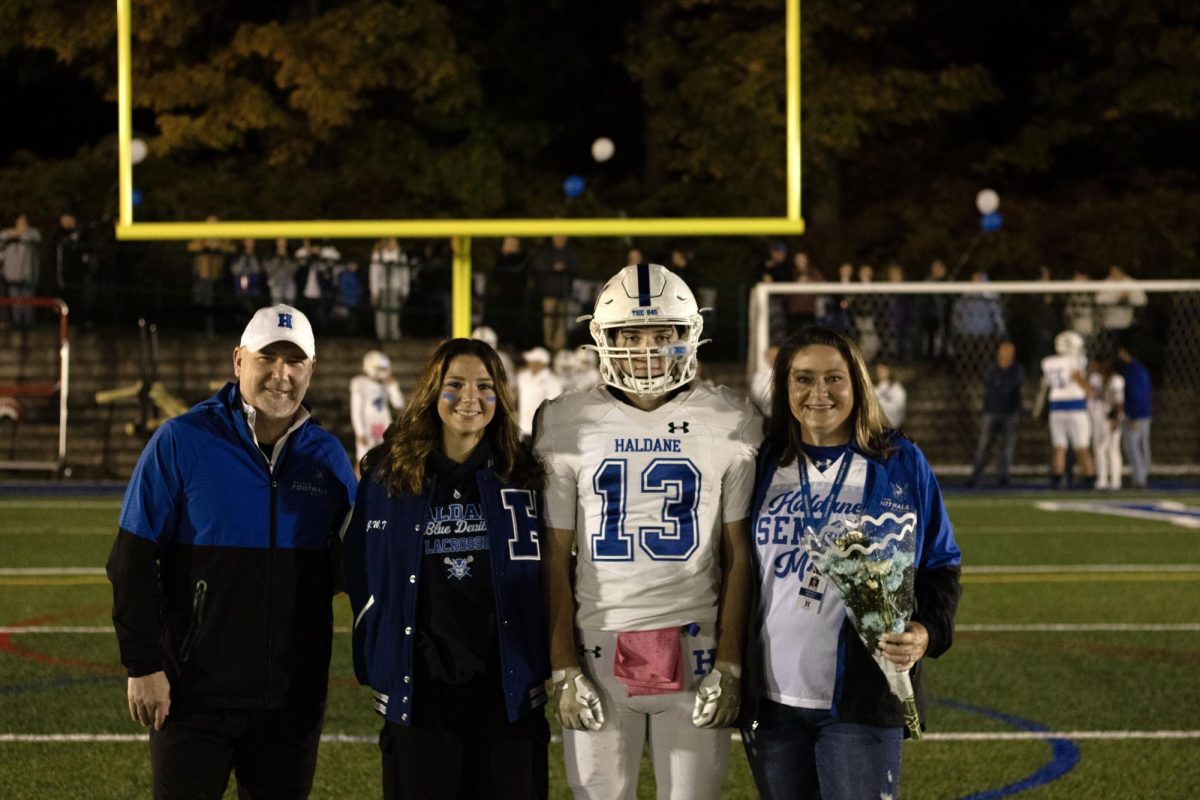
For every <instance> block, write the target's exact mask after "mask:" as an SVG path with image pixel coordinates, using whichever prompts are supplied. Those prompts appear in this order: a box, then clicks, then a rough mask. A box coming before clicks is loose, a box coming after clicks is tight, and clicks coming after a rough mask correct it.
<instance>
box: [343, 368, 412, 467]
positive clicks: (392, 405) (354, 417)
mask: <svg viewBox="0 0 1200 800" xmlns="http://www.w3.org/2000/svg"><path fill="white" fill-rule="evenodd" d="M403 407H404V395H403V394H402V393H401V392H400V387H399V386H398V385H397V384H396V382H395V381H394V380H393V381H388V382H387V383H384V382H382V381H377V380H375V379H374V378H369V377H367V376H366V375H356V376H355V377H353V378H351V379H350V424H351V425H353V426H354V436H355V440H356V442H357V439H359V438H361V437H366V438H367V440H368V443H367V444H366V445H365V446H364V445H362V444H357V443H356V448H357V455H358V459H362V457H363V456H364V455H366V452H367V450H370V449H371V448H372V447H374V446H375V445H377V444H379V443H380V442H382V441H383V432H384V431H386V430H387V427H388V425H391V424H392V410H393V409H395V410H397V411H399V410H400V409H401V408H403Z"/></svg>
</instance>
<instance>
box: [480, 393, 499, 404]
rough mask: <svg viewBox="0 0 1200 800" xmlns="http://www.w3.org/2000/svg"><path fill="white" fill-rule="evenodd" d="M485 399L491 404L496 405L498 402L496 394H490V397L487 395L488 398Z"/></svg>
mask: <svg viewBox="0 0 1200 800" xmlns="http://www.w3.org/2000/svg"><path fill="white" fill-rule="evenodd" d="M483 399H484V400H486V401H487V402H489V403H494V402H496V395H494V394H489V395H487V396H486V397H484V398H483Z"/></svg>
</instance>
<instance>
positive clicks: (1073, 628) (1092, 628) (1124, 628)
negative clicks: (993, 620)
mask: <svg viewBox="0 0 1200 800" xmlns="http://www.w3.org/2000/svg"><path fill="white" fill-rule="evenodd" d="M954 630H956V631H959V632H975V633H1023V632H1026V631H1030V632H1038V631H1047V632H1053V633H1084V632H1105V631H1121V632H1126V633H1155V632H1183V633H1186V632H1192V631H1200V622H1179V623H1170V622H1164V623H1145V624H1141V623H1134V622H1096V623H1087V622H1079V623H1076V622H1034V623H1028V624H1011V625H1010V624H1004V623H997V624H976V625H970V624H967V625H955V626H954Z"/></svg>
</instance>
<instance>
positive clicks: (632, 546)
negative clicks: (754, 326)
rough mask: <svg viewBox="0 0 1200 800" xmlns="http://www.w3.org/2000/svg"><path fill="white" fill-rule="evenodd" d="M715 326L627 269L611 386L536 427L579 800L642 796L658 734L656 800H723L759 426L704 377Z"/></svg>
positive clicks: (602, 321)
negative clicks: (641, 782) (706, 342)
mask: <svg viewBox="0 0 1200 800" xmlns="http://www.w3.org/2000/svg"><path fill="white" fill-rule="evenodd" d="M702 327H703V320H702V319H701V317H700V314H699V309H698V308H697V305H696V300H695V298H694V296H693V294H692V292H691V290H690V289H689V288H688V287H687V284H685V283H684V282H683V281H682V280H681V279H680V278H679V277H678V276H676V275H675V274H673V273H671V272H670V271H668V270H667V269H665V268H664V267H661V266H659V265H657V264H637V265H634V266H629V267H626V268H625V269H623V270H621V271H620V272H619V273H617V275H616V276H614V277H613V278H612V279H611V280H610V281H609V282H608V283H607V284H606V285H605V287H604V288H603V290H601V292H600V295H599V296H598V298H597V301H596V311H595V314H594V315H593V316H592V318H591V325H590V329H591V333H592V337H593V339H594V340H595V342H596V351H597V353H598V354H599V356H600V374H601V378H602V380H603V384H601V385H599V386H596V387H593V388H591V389H586V390H582V391H579V392H574V393H571V394H567V395H563V396H561V397H559V398H557V399H555V400H552V401H549V402H548V403H546V405H545V406H543V409H542V412H541V417H540V420H539V422H538V424H536V425H535V443H536V449H537V452H538V453H539V455H540V456H541V457H542V459H543V460H544V462H545V464H546V469H547V473H548V474H547V486H546V492H545V514H546V523H547V528H548V529H549V534H548V539H547V542H546V551H545V562H544V575H545V588H546V600H547V607H548V620H547V621H548V624H549V627H550V661H551V668H552V670H553V676H552V678H551V680H552V683H553V699H552V701H551V706H552V707H553V708H554V710H555V712H556V714H557V715H558V718H559V721H560V722H561V723H562V726H563V750H564V754H565V757H566V767H567V770H566V771H567V780H568V783H569V784H570V786H571V789H572V790H573V791H574V793H575V797H576V798H589V799H590V798H609V799H611V800H621V799H622V798H629V799H630V800H632V798H635V797H636V796H637V782H638V781H637V778H638V768H639V765H640V761H641V756H642V749H643V747H644V745H645V743H646V738H647V735H649V739H650V746H651V750H652V753H653V760H654V774H655V780H656V783H657V785H658V797H659V798H675V799H676V800H684V799H685V798H686V800H704V798H716V797H717V796H718V795H719V793H720V787H721V780H722V778H723V776H724V773H725V768H726V766H727V764H728V758H729V747H730V732H729V730H728V729H727V728H726V726H729V725H732V724H733V723H734V721H735V718H736V716H737V712H738V706H739V684H740V678H741V659H742V635H743V628H744V626H745V620H746V612H747V602H748V595H747V591H748V587H749V581H750V580H751V572H750V569H751V568H750V562H749V557H750V552H749V546H750V545H749V524H748V516H749V507H750V501H751V492H752V489H753V483H754V456H755V452H756V450H757V446H758V443H759V441H760V440H761V437H762V431H761V427H762V420H761V417H760V416H759V414H758V412H757V411H756V410H755V409H754V406H753V405H752V404H751V403H750V401H749V400H748V399H747V398H745V397H742V396H740V395H737V394H735V393H733V392H731V391H730V390H728V389H725V388H723V387H722V388H714V387H713V386H711V385H710V384H707V383H702V382H700V381H697V380H694V379H695V376H696V371H697V360H696V350H697V348H698V347H699V346H700V345H701V344H703V342H701V341H700V331H701V328H702ZM572 551H574V552H572ZM573 557H574V563H575V574H574V576H573V578H574V580H572V575H571V563H572V558H573Z"/></svg>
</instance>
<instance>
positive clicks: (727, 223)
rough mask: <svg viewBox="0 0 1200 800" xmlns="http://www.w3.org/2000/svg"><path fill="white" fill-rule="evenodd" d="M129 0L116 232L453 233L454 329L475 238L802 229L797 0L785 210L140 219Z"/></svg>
mask: <svg viewBox="0 0 1200 800" xmlns="http://www.w3.org/2000/svg"><path fill="white" fill-rule="evenodd" d="M130 2H131V0H117V134H118V136H117V140H118V171H119V174H118V182H117V183H118V199H119V206H118V208H119V216H118V221H117V225H116V236H117V239H120V240H125V241H150V240H154V241H170V240H175V241H184V240H189V239H210V238H214V237H215V238H222V239H245V238H254V239H274V238H279V237H286V238H306V237H307V238H331V239H376V238H384V237H389V236H395V237H397V238H449V239H450V240H451V245H452V249H453V254H454V260H453V277H452V284H451V297H452V306H451V307H452V312H453V317H454V319H453V325H452V331H453V333H454V335H455V336H467V335H468V334H469V332H470V327H471V291H470V287H471V238H472V237H481V238H502V237H504V236H523V237H529V236H554V235H562V236H584V237H586V236H596V237H615V236H784V235H793V236H794V235H799V234H802V233H804V218H803V217H802V216H801V210H800V0H785V5H786V14H785V30H786V50H787V68H786V72H787V75H786V79H787V136H786V142H785V150H786V158H787V173H786V196H787V215H786V216H783V217H680V218H674V217H671V218H645V219H624V218H597V219H373V220H316V219H314V220H240V221H239V220H230V221H219V222H212V223H209V222H201V221H198V222H135V221H134V218H133V162H132V159H131V156H130V143H131V141H132V138H133V100H132V91H133V88H132V85H131V79H130V74H131V67H130V56H131V53H130V51H131V42H132V35H131V24H132V22H131V18H130Z"/></svg>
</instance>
